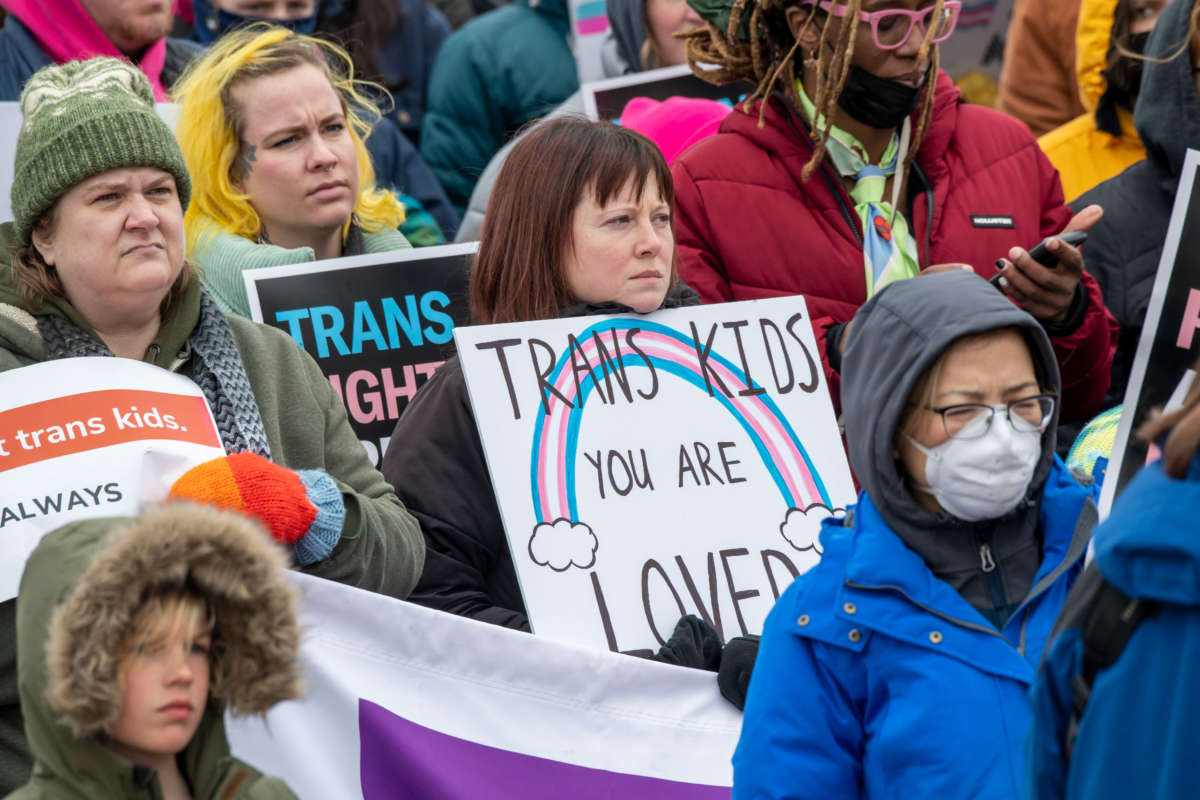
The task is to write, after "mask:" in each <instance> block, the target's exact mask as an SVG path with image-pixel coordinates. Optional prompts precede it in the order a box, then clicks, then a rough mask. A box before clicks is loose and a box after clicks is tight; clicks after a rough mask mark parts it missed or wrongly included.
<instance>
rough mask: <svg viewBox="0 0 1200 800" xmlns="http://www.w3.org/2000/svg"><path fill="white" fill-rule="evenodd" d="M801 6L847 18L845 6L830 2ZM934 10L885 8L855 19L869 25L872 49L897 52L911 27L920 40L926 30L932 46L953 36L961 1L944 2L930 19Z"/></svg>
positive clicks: (807, 0)
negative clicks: (916, 32)
mask: <svg viewBox="0 0 1200 800" xmlns="http://www.w3.org/2000/svg"><path fill="white" fill-rule="evenodd" d="M800 4H801V5H804V6H814V5H815V6H816V7H817V8H819V9H821V10H822V11H825V12H827V13H829V14H834V15H835V16H839V17H844V16H846V7H845V6H844V5H834V4H833V2H831V0H801V2H800ZM934 8H935V7H934V6H930V7H929V8H923V9H921V10H920V11H907V10H905V9H902V8H885V9H883V10H882V11H860V12H858V19H859V21H861V22H867V23H870V25H871V35H872V36H873V37H874V38H875V46H876V47H878V48H879V49H880V50H896V49H897V48H900V47H903V46H904V43H905V42H907V41H908V37H909V36H911V35H912V30H913V27H914V26H915V27H917V28H920V30H921V37H922V38H924V37H925V32H926V31H927V30H932V31H933V39H932V40H931V41H932V42H933V43H934V44H937V43H938V42H944V41H946V40H947V39H949V38H950V34H952V33H954V27H955V26H956V25H958V14H959V12H960V11H962V2H961V0H946V2H945V3H944V4H943V5H942V14H941V16H940V17H939V18H938V19H933V12H934Z"/></svg>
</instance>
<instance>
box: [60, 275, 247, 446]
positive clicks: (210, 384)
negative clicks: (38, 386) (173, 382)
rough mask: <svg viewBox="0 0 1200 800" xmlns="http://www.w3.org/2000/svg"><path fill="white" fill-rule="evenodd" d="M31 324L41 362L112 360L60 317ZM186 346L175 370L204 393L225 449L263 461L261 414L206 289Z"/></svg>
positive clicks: (228, 333)
mask: <svg viewBox="0 0 1200 800" xmlns="http://www.w3.org/2000/svg"><path fill="white" fill-rule="evenodd" d="M37 326H38V332H39V333H40V334H41V335H42V340H43V342H45V346H46V358H47V360H53V359H59V358H77V357H81V356H110V357H112V356H113V352H112V351H111V350H109V349H108V348H107V347H105V346H104V345H103V344H101V343H100V342H98V341H96V340H95V339H93V338H92V337H91V336H89V335H88V334H87V333H85V332H84V331H82V330H80V329H79V328H78V327H76V326H75V324H74V323H72V322H71V321H70V320H68V319H67V318H66V317H62V316H59V315H57V314H40V315H38V317H37ZM188 343H189V344H190V345H191V350H192V352H191V357H190V358H188V359H187V360H186V361H185V362H184V363H183V365H182V366H181V367H180V369H179V372H180V374H182V375H185V376H187V377H188V378H191V379H192V380H193V381H194V382H195V383H196V385H197V386H199V387H200V390H201V391H202V392H204V397H205V399H207V400H208V405H209V408H211V409H212V413H213V417H214V418H215V419H216V421H217V430H218V431H219V432H220V434H221V443H222V444H223V445H225V449H226V451H228V452H230V453H240V452H243V451H247V450H248V451H250V452H252V453H257V454H258V455H260V456H262V457H263V458H268V459H269V458H270V457H271V447H270V445H269V444H267V434H266V431H264V430H263V423H262V415H261V414H260V413H259V410H258V403H257V401H255V399H254V393H253V392H252V391H251V390H250V380H249V378H247V377H246V368H245V366H244V365H243V364H242V356H241V354H240V353H239V352H238V349H237V344H236V343H235V342H234V340H233V331H232V330H230V328H229V322H228V321H226V319H225V315H224V314H222V313H221V310H220V309H219V308H217V304H216V303H215V302H214V301H213V299H212V298H211V297H209V296H208V292H206V291H202V292H201V293H200V321H199V323H198V324H197V325H196V328H195V329H194V330H193V331H192V335H191V336H189V337H188Z"/></svg>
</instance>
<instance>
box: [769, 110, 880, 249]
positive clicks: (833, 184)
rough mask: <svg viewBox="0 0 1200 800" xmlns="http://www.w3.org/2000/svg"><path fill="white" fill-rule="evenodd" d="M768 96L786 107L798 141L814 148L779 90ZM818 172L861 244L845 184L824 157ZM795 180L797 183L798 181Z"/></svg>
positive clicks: (856, 221)
mask: <svg viewBox="0 0 1200 800" xmlns="http://www.w3.org/2000/svg"><path fill="white" fill-rule="evenodd" d="M770 97H778V98H779V101H780V102H781V103H783V107H784V109H786V110H787V112H788V113H787V121H788V125H789V126H790V127H791V129H792V132H793V133H795V134H796V136H797V137H798V138H799V139H800V141H802V142H805V143H807V144H808V146H809V147H812V148H815V147H816V144H815V143H814V142H813V141H812V139H811V138H809V136H808V134H807V133H804V132H803V131H802V130H801V129H800V128H798V127H797V125H796V111H795V109H793V108H792V104H791V103H789V102H788V100H787V98H786V97H784V96H783V95H782V94H780V93H779V92H771V94H770V96H769V97H768V98H765V99H764V100H763V102H764V103H765V102H767V101H768V100H769V99H770ZM820 173H821V177H822V178H824V179H825V184H826V186H827V187H828V188H829V190H830V192H831V193H832V194H833V197H834V199H835V200H837V203H838V209H839V210H840V211H841V212H842V218H843V219H844V220H846V225H847V226H849V228H850V232H851V233H853V234H854V238H855V239H857V240H858V244H859V246H862V244H863V232H862V231H861V230H860V229H859V220H858V218H857V217H856V216H855V215H854V214H852V213H850V206H847V205H846V201H847V200H848V199H850V193H849V192H847V191H846V185H845V184H844V183H842V179H841V177H840V176H838V177H836V179H835V176H834V175H833V170H832V169H831V168H830V166H829V162H828V161H826V160H825V159H822V160H821V168H820ZM793 180H795V179H793ZM796 182H797V183H799V181H796ZM801 191H803V187H801Z"/></svg>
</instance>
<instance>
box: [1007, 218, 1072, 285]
mask: <svg viewBox="0 0 1200 800" xmlns="http://www.w3.org/2000/svg"><path fill="white" fill-rule="evenodd" d="M1087 238H1088V235H1087V232H1086V231H1071V232H1070V233H1058V234H1055V235H1054V236H1047V237H1046V238H1045V239H1042V240H1041V241H1040V242H1038V243H1037V245H1036V246H1035V247H1034V248H1033V249H1032V250H1030V251H1029V255H1030V256H1032V257H1033V260H1034V261H1036V262H1038V263H1039V264H1041V265H1042V266H1043V267H1046V268H1047V269H1054V268H1056V267H1057V266H1058V255H1057V254H1055V253H1052V252H1051V251H1050V248H1049V247H1047V246H1046V243H1047V242H1049V241H1050V240H1051V239H1062V240H1063V241H1064V242H1066V243H1067V244H1069V245H1071V246H1072V247H1079V246H1080V245H1082V244H1083V243H1084V242H1086V241H1087ZM988 282H989V283H991V284H992V285H993V286H995V287H997V288H999V285H1000V273H996V274H995V275H993V276H992V277H990V278H988Z"/></svg>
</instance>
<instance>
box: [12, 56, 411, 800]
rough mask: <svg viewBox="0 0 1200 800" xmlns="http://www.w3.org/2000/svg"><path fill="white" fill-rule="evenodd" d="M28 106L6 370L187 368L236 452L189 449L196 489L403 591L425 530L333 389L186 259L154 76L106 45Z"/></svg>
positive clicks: (20, 153)
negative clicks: (82, 363) (196, 456)
mask: <svg viewBox="0 0 1200 800" xmlns="http://www.w3.org/2000/svg"><path fill="white" fill-rule="evenodd" d="M21 110H22V114H23V116H24V122H23V125H22V129H21V132H20V135H19V137H18V140H17V148H16V154H15V159H16V174H15V180H14V183H13V188H12V208H13V212H14V216H15V221H14V222H12V223H5V224H4V225H0V243H3V244H6V245H8V247H0V252H11V254H12V263H11V269H8V268H0V372H3V371H5V370H9V369H16V368H20V367H23V366H26V365H30V364H36V363H39V362H44V361H50V360H57V359H63V358H74V357H82V356H107V357H113V356H117V357H124V358H134V359H138V360H140V361H144V362H148V363H150V364H153V365H155V366H158V367H161V368H164V369H169V370H171V371H174V372H177V373H179V374H180V375H183V376H185V377H187V378H189V379H191V380H192V381H194V382H195V383H196V385H197V386H198V387H199V388H200V389H201V391H202V392H203V393H204V397H205V399H206V400H207V402H208V405H209V407H210V408H211V410H212V413H213V418H214V421H215V422H216V427H217V431H218V433H219V435H220V437H221V443H222V445H223V446H224V448H225V451H226V452H227V453H230V454H231V455H228V456H225V457H223V458H220V459H215V460H214V461H211V462H208V463H206V464H201V465H198V466H194V467H193V469H192V471H191V472H192V473H196V472H197V471H201V472H203V474H204V475H205V476H207V478H205V479H204V480H200V479H195V480H192V482H191V484H190V486H191V491H190V492H189V494H188V496H189V497H190V498H191V499H193V500H195V501H198V502H204V503H210V504H213V505H218V506H224V507H231V508H235V509H236V510H238V511H242V512H243V513H246V514H247V515H248V516H256V517H257V518H258V519H259V521H260V522H263V523H264V525H263V527H264V530H265V531H266V532H265V533H264V534H263V535H264V536H265V535H268V534H269V535H271V536H272V537H274V538H275V539H277V540H278V541H281V542H284V543H285V544H286V545H287V549H288V551H289V553H290V554H291V558H292V560H293V561H294V562H295V564H296V565H297V566H298V567H299V568H301V569H303V570H304V571H305V572H309V573H311V574H315V575H318V576H320V577H324V578H327V579H330V580H337V581H341V582H343V583H348V584H351V585H354V586H358V587H360V588H364V589H368V590H371V591H377V592H381V593H384V594H389V595H392V596H394V597H399V598H404V597H406V596H407V595H408V593H409V591H410V590H411V588H412V586H413V585H414V584H415V583H416V580H417V577H418V575H419V573H420V570H421V567H422V565H423V563H424V541H423V538H422V536H421V533H420V530H419V528H418V527H417V523H416V521H415V520H414V519H413V518H412V517H411V516H410V515H409V513H408V512H407V511H406V510H405V508H404V506H403V505H402V504H401V503H400V501H399V500H398V499H397V498H396V495H395V493H394V491H393V490H392V487H391V486H389V485H388V484H387V482H386V481H384V479H383V476H382V475H380V474H379V473H378V472H377V471H376V470H375V469H374V468H373V467H372V465H371V462H370V460H369V459H368V458H367V455H366V452H365V451H364V450H363V448H362V445H361V444H359V442H358V439H357V437H356V436H355V434H354V432H353V430H352V429H351V428H350V424H349V422H348V421H347V419H346V412H345V409H344V408H343V407H342V404H341V401H340V400H339V399H338V396H337V394H336V393H335V392H334V390H333V388H332V387H331V386H330V385H329V382H328V381H327V380H326V379H325V377H324V376H323V375H322V374H321V371H320V369H319V368H318V367H317V365H316V363H315V362H314V361H313V360H312V358H310V357H309V356H308V355H307V354H306V353H305V352H304V351H303V350H301V349H300V348H299V347H297V346H296V344H295V342H293V341H292V339H291V337H290V336H288V335H287V334H285V333H283V332H281V331H278V330H276V329H274V328H271V327H268V326H266V325H259V324H256V323H253V322H250V321H249V320H246V319H243V318H240V317H237V316H232V315H231V316H226V315H225V314H224V313H222V312H221V310H220V309H219V308H218V307H217V304H216V303H215V302H214V301H213V299H212V297H211V296H210V295H209V293H208V292H207V291H206V290H205V289H204V287H203V286H202V285H201V282H200V280H198V277H199V273H198V271H197V269H196V268H195V267H193V266H192V265H191V264H189V263H188V262H187V261H186V260H185V258H184V210H185V208H187V206H188V203H189V200H190V199H191V197H192V182H191V180H190V178H189V176H188V171H187V169H186V168H185V166H184V159H183V155H182V153H181V152H180V149H179V145H178V144H177V143H176V141H175V138H174V136H173V135H172V134H171V130H170V129H169V128H168V127H167V125H166V124H165V123H164V122H163V121H162V120H161V119H160V118H159V116H158V114H157V113H156V111H155V107H154V97H153V95H152V94H151V90H150V85H149V83H148V81H147V80H146V78H145V76H144V75H142V74H141V73H140V72H138V71H137V70H136V69H134V68H133V67H131V66H130V65H129V64H127V63H125V62H122V61H119V60H117V59H113V58H96V59H90V60H88V61H84V62H72V63H68V64H63V65H52V66H48V67H46V68H44V69H42V70H41V71H39V72H37V73H36V74H34V75H33V76H32V77H31V78H30V79H29V82H28V83H27V84H26V88H25V91H24V93H23V94H22V98H21ZM235 469H236V473H235ZM230 481H233V482H234V483H235V484H236V485H235V486H233V487H232V488H231V487H230ZM242 498H248V500H249V501H253V502H250V503H248V502H247V501H245V500H243V499H242ZM255 503H257V504H258V505H255ZM263 503H266V504H267V505H266V506H263V505H262V504H263ZM268 506H269V507H271V508H287V509H291V510H294V511H295V513H294V514H293V515H291V516H286V517H280V518H279V519H277V520H275V519H271V520H264V517H263V514H262V513H256V511H255V509H259V508H266V507H268ZM63 516H64V519H63V520H62V521H63V522H67V521H69V517H70V512H64V515H63ZM14 609H15V604H14V602H13V601H11V600H10V601H5V602H0V796H3V795H4V794H5V793H6V792H7V791H9V790H11V789H13V788H15V787H16V786H17V785H20V784H21V783H22V782H24V781H25V780H26V779H27V778H28V775H29V771H28V770H29V766H30V765H29V759H30V756H29V754H28V750H27V748H26V747H25V744H24V739H23V733H22V730H21V722H20V715H19V713H17V710H16V708H15V697H16V664H15V659H14V653H15V647H14V633H13V630H14V619H15V611H14ZM22 767H23V769H22ZM55 796H68V795H55ZM70 796H72V797H73V796H74V795H70ZM90 796H91V797H98V796H106V797H108V796H115V795H99V794H92V795H90ZM138 796H141V795H138ZM230 796H234V795H230ZM236 796H239V797H240V796H241V795H236Z"/></svg>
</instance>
